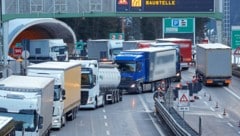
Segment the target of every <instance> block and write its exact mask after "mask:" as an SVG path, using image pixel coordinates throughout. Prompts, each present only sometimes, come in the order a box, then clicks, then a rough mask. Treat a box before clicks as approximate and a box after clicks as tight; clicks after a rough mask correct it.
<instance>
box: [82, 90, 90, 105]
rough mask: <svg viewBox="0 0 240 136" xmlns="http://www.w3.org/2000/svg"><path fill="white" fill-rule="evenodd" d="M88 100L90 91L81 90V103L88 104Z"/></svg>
mask: <svg viewBox="0 0 240 136" xmlns="http://www.w3.org/2000/svg"><path fill="white" fill-rule="evenodd" d="M87 100H88V92H87V91H81V105H86V104H87Z"/></svg>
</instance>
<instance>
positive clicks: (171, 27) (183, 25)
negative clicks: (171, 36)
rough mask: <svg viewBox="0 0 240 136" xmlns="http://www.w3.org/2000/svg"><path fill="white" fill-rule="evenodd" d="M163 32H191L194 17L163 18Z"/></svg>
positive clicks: (192, 30)
mask: <svg viewBox="0 0 240 136" xmlns="http://www.w3.org/2000/svg"><path fill="white" fill-rule="evenodd" d="M163 30H164V33H193V32H194V18H164V23H163Z"/></svg>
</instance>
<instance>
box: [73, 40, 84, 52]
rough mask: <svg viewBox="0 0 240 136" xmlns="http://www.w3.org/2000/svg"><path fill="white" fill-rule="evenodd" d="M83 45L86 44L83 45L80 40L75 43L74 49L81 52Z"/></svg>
mask: <svg viewBox="0 0 240 136" xmlns="http://www.w3.org/2000/svg"><path fill="white" fill-rule="evenodd" d="M85 44H86V43H84V42H83V41H82V40H80V41H79V42H77V43H76V47H75V48H76V49H79V50H83V48H84V45H85Z"/></svg>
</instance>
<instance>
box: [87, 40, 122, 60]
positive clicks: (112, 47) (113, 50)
mask: <svg viewBox="0 0 240 136" xmlns="http://www.w3.org/2000/svg"><path fill="white" fill-rule="evenodd" d="M122 48H123V40H111V39H97V40H88V42H87V52H88V58H89V59H97V60H99V61H106V60H110V61H112V60H113V59H114V58H115V56H116V55H118V54H119V53H120V51H122Z"/></svg>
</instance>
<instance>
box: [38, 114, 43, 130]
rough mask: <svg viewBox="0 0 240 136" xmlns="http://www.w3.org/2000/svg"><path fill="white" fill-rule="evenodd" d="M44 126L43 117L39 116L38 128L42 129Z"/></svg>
mask: <svg viewBox="0 0 240 136" xmlns="http://www.w3.org/2000/svg"><path fill="white" fill-rule="evenodd" d="M42 128H43V117H42V116H39V120H38V129H42Z"/></svg>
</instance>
